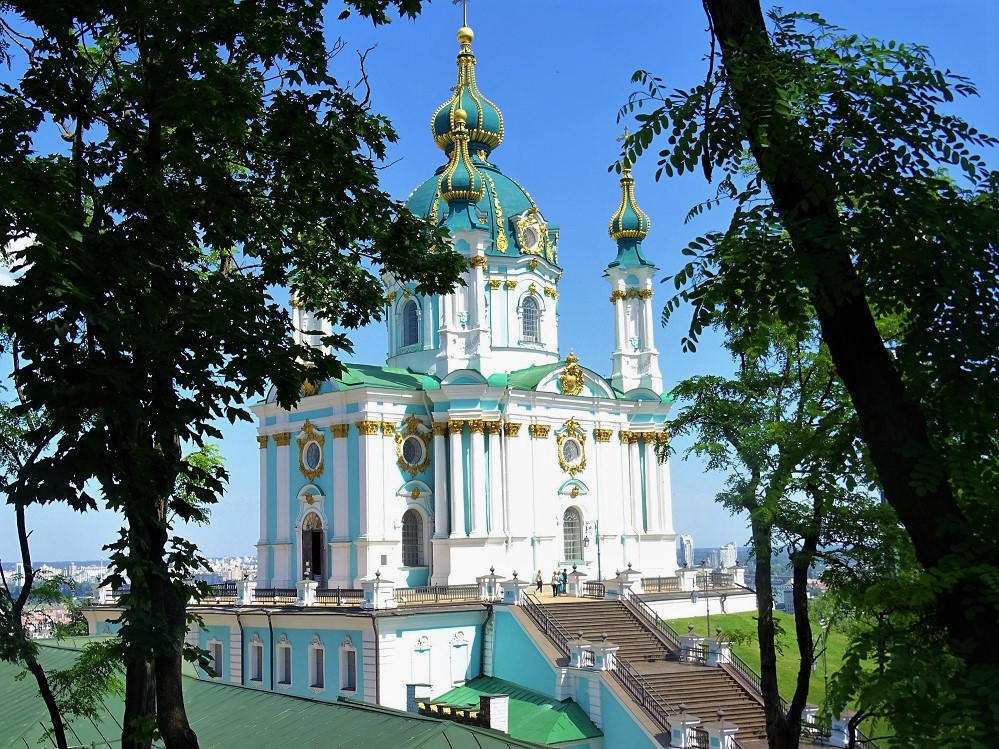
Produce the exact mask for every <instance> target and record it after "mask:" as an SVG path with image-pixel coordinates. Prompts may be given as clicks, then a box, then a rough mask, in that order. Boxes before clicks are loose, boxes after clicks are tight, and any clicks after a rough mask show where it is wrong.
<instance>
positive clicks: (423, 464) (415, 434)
mask: <svg viewBox="0 0 999 749" xmlns="http://www.w3.org/2000/svg"><path fill="white" fill-rule="evenodd" d="M402 424H403V429H404V430H405V431H399V432H396V433H395V456H396V464H397V465H398V466H399V469H400V470H403V471H406V472H407V473H408V474H409V475H410V476H415V475H416V474H418V473H421V472H423V471H425V470H426V469H427V466H428V465H430V439H429V438H428V436H427V435H426V434H424V433H423V430H426V428H427V427H426V425H425V424H424V423H423V421H422V420H421V419H420V418H419V417H418V416H416V415H415V414H410V415H409V416H407V417H406V418H405V419H403V420H402ZM435 426H436V424H435ZM410 438H415V439H417V440H419V441H420V444H421V445H422V446H423V457H422V459H421V460H420V462H419V463H409V462H407V461H406V460H405V458H404V457H403V444H404V443H405V442H406V440H408V439H410ZM414 491H416V492H417V496H419V490H416V489H414Z"/></svg>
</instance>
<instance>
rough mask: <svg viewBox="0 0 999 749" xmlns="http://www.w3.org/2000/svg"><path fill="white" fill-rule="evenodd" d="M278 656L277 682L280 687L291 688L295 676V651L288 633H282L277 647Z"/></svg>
mask: <svg viewBox="0 0 999 749" xmlns="http://www.w3.org/2000/svg"><path fill="white" fill-rule="evenodd" d="M275 650H276V653H275V655H276V656H277V658H276V659H275V660H276V661H277V674H276V676H277V678H276V679H275V683H276V684H277V686H278V688H279V689H290V688H291V685H292V679H293V678H294V665H295V664H294V652H293V651H292V649H291V643H290V642H288V636H287V635H281V638H280V639H279V640H278V643H277V647H276V648H275Z"/></svg>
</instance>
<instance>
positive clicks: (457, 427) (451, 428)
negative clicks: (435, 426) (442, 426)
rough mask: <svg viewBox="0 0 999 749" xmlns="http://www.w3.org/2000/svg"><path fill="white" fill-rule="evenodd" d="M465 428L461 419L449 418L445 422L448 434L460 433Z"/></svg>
mask: <svg viewBox="0 0 999 749" xmlns="http://www.w3.org/2000/svg"><path fill="white" fill-rule="evenodd" d="M464 428H465V422H464V421H462V420H461V419H451V420H449V421H448V423H447V431H448V433H450V434H461V432H462V430H463V429H464Z"/></svg>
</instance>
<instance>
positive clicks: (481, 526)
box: [468, 269, 486, 536]
mask: <svg viewBox="0 0 999 749" xmlns="http://www.w3.org/2000/svg"><path fill="white" fill-rule="evenodd" d="M476 270H478V269H476ZM468 429H469V432H470V433H471V435H470V436H471V455H470V456H469V461H468V468H469V482H468V484H469V491H470V492H471V509H472V518H471V520H472V532H471V534H470V535H472V536H484V535H486V475H485V467H486V445H485V438H484V437H483V434H482V433H483V431H485V424H484V423H483V422H482V419H472V420H471V421H469V422H468Z"/></svg>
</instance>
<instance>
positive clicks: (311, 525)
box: [302, 512, 326, 588]
mask: <svg viewBox="0 0 999 749" xmlns="http://www.w3.org/2000/svg"><path fill="white" fill-rule="evenodd" d="M325 548H326V545H325V543H324V539H323V521H322V520H320V519H319V516H318V515H317V514H316V513H314V512H310V513H309V514H308V515H306V516H305V520H303V521H302V577H308V578H310V579H312V580H315V581H316V582H318V583H319V587H321V588H323V587H325V586H326V569H325V567H326V565H325V561H326V554H325Z"/></svg>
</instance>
